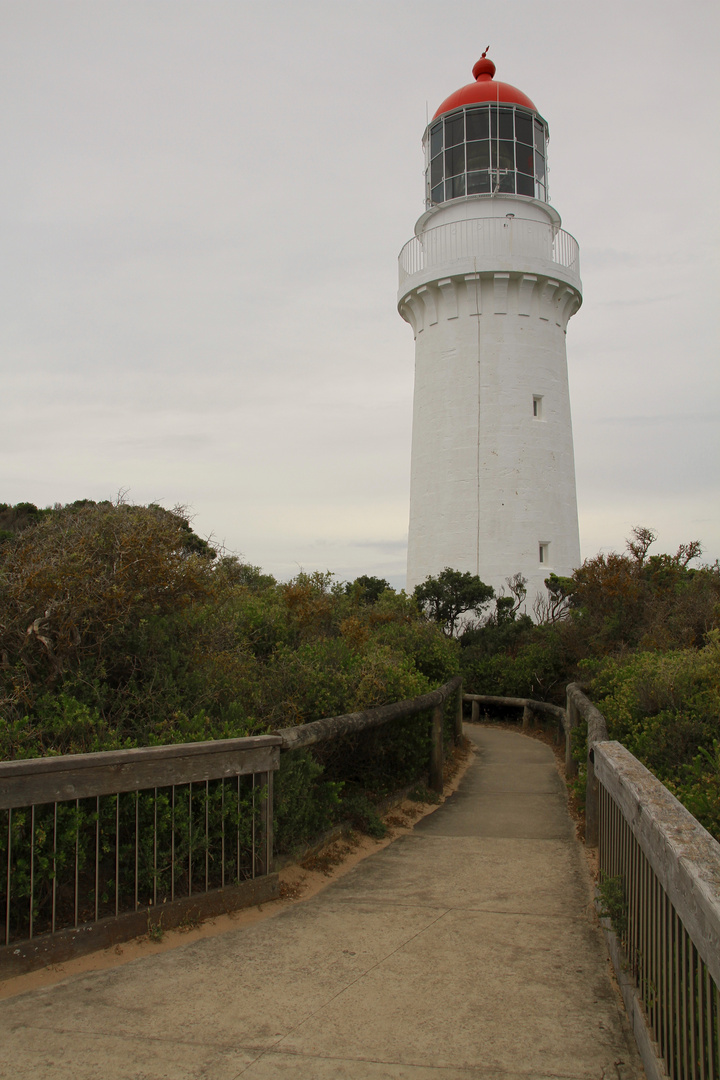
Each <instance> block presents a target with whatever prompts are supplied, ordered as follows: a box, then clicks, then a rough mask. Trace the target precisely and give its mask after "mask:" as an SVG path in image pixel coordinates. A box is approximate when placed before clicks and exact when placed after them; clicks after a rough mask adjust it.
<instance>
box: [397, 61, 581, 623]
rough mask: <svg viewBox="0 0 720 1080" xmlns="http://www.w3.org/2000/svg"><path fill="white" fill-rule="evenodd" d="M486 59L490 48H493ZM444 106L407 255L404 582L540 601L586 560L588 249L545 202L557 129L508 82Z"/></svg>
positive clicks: (488, 64) (484, 78)
mask: <svg viewBox="0 0 720 1080" xmlns="http://www.w3.org/2000/svg"><path fill="white" fill-rule="evenodd" d="M486 52H487V50H486ZM495 70H496V69H495V65H494V64H493V62H492V61H491V60H490V59H488V58H487V57H486V55H485V54H483V56H482V58H481V59H480V60H479V61H478V62H477V63H476V64H475V67H474V68H473V75H474V81H473V82H471V83H469V84H468V85H467V86H463V87H462V88H461V89H460V90H457V91H456V92H455V93H454V94H451V95H450V97H448V98H447V99H446V100H445V101H443V103H442V105H441V106H440V108H439V109H438V110H437V112H436V113H435V115H434V116H433V118H432V120H431V121H430V123H429V124H428V126H427V128H426V130H425V134H424V137H423V146H424V150H425V212H424V213H423V214H422V215H421V217H420V218H419V219H418V221H417V224H416V225H415V235H414V236H413V238H412V239H411V240H410V241H409V242H408V243H407V244H406V245H405V246H404V248H403V249H402V251H401V253H400V258H399V276H400V286H399V293H398V310H399V312H400V314H401V315H402V317H403V319H405V320H406V321H407V322H408V323H409V324H410V326H411V327H412V330H413V334H414V336H415V391H414V401H413V430H412V463H411V480H410V527H409V535H408V569H407V585H408V590H412V589H413V588H414V587H415V585H417V584H418V583H420V582H422V581H424V580H425V578H426V577H427V576H428V575H433V576H434V575H436V574H438V573H439V572H440V571H441V570H443V569H444V567H446V566H449V567H452V568H453V569H456V570H463V571H470V572H471V573H473V574H477V575H478V576H479V577H480V578H481V579H482V580H483V581H484V582H485V583H486V584H488V585H492V586H493V587H494V588H495V590H496V592H497V593H499V592H500V591H501V590H502V589H503V588H505V591H507V587H506V581H507V579H508V578H509V577H512V576H513V575H515V574H516V573H518V572H520V573H521V574H522V575H523V576H524V577H525V578H526V579H527V583H528V584H527V599H528V602H529V604H530V605H532V603H533V601H534V600H535V597H536V596H537V594H540V595H541V596H544V595H546V591H545V586H544V581H545V578H546V577H548V575H549V574H551V573H556V574H560V575H567V574H570V573H571V572H572V570H573V569H574V568H575V567H577V566H578V565H579V563H580V542H579V535H578V516H577V498H576V493H575V465H574V458H573V441H572V424H571V418H570V394H569V387H568V373H567V356H566V349H565V334H566V330H567V324H568V321H569V319H570V317H571V316H572V315H573V314H574V313H575V312H576V311H577V309H578V308H579V307H580V304H581V302H582V285H581V282H580V272H579V255H578V245H577V242H576V241H575V240H574V238H573V237H572V236H570V234H569V233H567V232H565V231H564V230H563V229H561V227H560V225H561V220H560V215H559V214H558V213H557V211H556V210H555V209H554V208H553V207H552V206H551V205H550V201H549V193H548V167H547V146H548V125H547V122H546V121H545V120H544V119H543V117H542V116H541V115H540V113H539V112H538V110H537V109H536V107H535V105H534V104H533V102H532V101H531V100H530V98H529V97H527V95H526V94H524V93H522V92H521V91H520V90H518V89H516V88H515V87H514V86H510V85H509V84H508V83H504V82H499V81H497V80H496V79H495V77H494V76H495Z"/></svg>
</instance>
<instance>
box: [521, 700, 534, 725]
mask: <svg viewBox="0 0 720 1080" xmlns="http://www.w3.org/2000/svg"><path fill="white" fill-rule="evenodd" d="M534 715H535V714H534V713H533V710H532V709H531V707H530V704H529V702H527V701H526V702H525V705H524V706H523V719H522V729H523V731H527V729H528V728H529V727H530V721H531V720H532V719H533V718H534Z"/></svg>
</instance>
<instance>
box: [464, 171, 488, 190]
mask: <svg viewBox="0 0 720 1080" xmlns="http://www.w3.org/2000/svg"><path fill="white" fill-rule="evenodd" d="M467 193H468V195H489V194H490V173H489V172H469V173H468V176H467Z"/></svg>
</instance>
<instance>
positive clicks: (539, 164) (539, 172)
mask: <svg viewBox="0 0 720 1080" xmlns="http://www.w3.org/2000/svg"><path fill="white" fill-rule="evenodd" d="M535 175H536V176H537V178H538V180H544V179H545V158H544V157H543V156H542V154H536V155H535Z"/></svg>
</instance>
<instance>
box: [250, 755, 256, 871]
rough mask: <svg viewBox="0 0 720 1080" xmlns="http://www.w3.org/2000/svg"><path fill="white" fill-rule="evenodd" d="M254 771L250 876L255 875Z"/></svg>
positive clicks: (253, 781) (253, 782) (253, 777)
mask: <svg viewBox="0 0 720 1080" xmlns="http://www.w3.org/2000/svg"><path fill="white" fill-rule="evenodd" d="M255 775H256V774H255V773H253V776H252V856H251V859H252V876H253V877H255V821H256V818H257V814H256V811H255Z"/></svg>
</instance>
